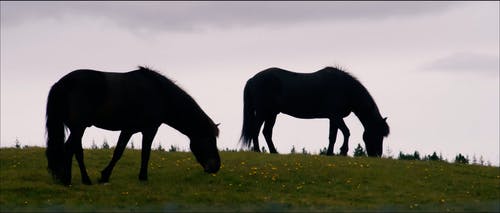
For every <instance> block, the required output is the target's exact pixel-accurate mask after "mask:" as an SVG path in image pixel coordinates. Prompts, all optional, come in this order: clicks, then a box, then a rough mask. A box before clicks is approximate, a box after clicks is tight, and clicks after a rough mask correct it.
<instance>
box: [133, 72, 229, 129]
mask: <svg viewBox="0 0 500 213" xmlns="http://www.w3.org/2000/svg"><path fill="white" fill-rule="evenodd" d="M137 71H142V72H143V73H145V74H147V75H149V76H152V78H151V79H157V80H160V82H161V83H162V85H164V86H169V87H174V88H176V89H177V91H178V92H179V93H180V94H182V95H184V96H185V97H187V100H188V101H189V102H191V103H192V104H193V106H195V110H196V111H197V112H199V113H201V114H203V115H204V117H205V119H207V120H208V122H209V123H210V125H211V128H212V129H211V130H212V131H211V134H213V135H214V136H215V137H218V136H219V128H218V126H217V125H216V124H215V123H214V122H213V121H212V119H210V117H208V115H207V114H206V113H205V112H204V111H203V110H202V109H201V107H200V106H199V105H198V103H196V101H195V100H194V98H193V97H191V95H189V94H188V93H187V92H186V91H185V90H184V89H182V88H181V87H180V86H179V85H177V84H176V83H175V82H174V81H173V80H171V79H169V78H167V77H166V76H165V75H163V74H161V73H160V72H158V71H156V70H153V69H151V68H149V67H147V66H138V70H137Z"/></svg>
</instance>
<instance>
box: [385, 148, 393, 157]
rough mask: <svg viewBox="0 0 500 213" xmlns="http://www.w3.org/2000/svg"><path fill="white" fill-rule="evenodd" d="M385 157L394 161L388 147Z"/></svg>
mask: <svg viewBox="0 0 500 213" xmlns="http://www.w3.org/2000/svg"><path fill="white" fill-rule="evenodd" d="M385 153H386V154H385V156H386V157H387V158H389V159H392V150H391V149H390V148H389V146H387V149H386V150H385Z"/></svg>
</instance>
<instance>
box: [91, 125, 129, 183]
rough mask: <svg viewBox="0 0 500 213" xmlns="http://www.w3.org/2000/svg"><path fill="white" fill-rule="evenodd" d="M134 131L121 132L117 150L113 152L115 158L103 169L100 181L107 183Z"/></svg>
mask: <svg viewBox="0 0 500 213" xmlns="http://www.w3.org/2000/svg"><path fill="white" fill-rule="evenodd" d="M133 134H134V133H133V132H130V131H125V130H123V131H122V132H121V133H120V137H119V138H118V143H117V144H116V148H115V151H114V152H113V158H111V161H110V162H109V164H108V166H106V168H104V169H103V170H102V171H101V179H99V183H107V182H109V177H110V176H111V172H112V171H113V168H114V167H115V165H116V162H118V160H120V158H121V157H122V155H123V151H125V147H126V146H127V143H128V140H129V139H130V137H131V136H132V135H133Z"/></svg>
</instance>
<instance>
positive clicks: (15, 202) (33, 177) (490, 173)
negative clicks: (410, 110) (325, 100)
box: [0, 148, 500, 212]
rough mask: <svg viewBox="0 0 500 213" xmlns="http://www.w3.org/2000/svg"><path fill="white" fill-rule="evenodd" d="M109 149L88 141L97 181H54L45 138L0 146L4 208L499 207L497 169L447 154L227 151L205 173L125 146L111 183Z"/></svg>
mask: <svg viewBox="0 0 500 213" xmlns="http://www.w3.org/2000/svg"><path fill="white" fill-rule="evenodd" d="M111 155H112V149H111V150H85V163H86V164H87V171H88V172H89V175H90V177H91V178H92V180H93V182H94V185H92V186H86V185H83V184H81V180H80V172H79V169H78V166H77V164H76V161H74V167H73V185H72V186H70V187H65V186H61V185H57V184H55V183H54V182H53V181H52V179H51V177H50V176H49V174H48V172H47V170H46V159H45V156H44V149H43V148H27V149H14V148H4V149H0V171H1V173H0V210H1V211H2V212H11V211H47V212H60V211H127V212H129V211H148V212H150V211H176V212H178V211H203V212H207V211H217V212H220V211H231V212H232V211H265V212H270V211H280V212H281V211H381V212H392V211H398V212H400V211H405V212H406V211H440V212H446V211H467V212H471V211H496V212H498V211H500V206H499V204H498V203H499V202H500V169H499V168H498V167H486V166H478V165H462V164H450V163H446V162H430V161H403V160H391V159H376V158H351V157H338V156H335V157H327V156H318V155H302V154H292V155H271V154H261V153H253V152H221V158H222V168H221V170H220V171H219V173H217V174H216V175H210V174H206V173H204V172H203V171H202V168H201V166H199V165H198V163H196V160H195V159H194V156H193V155H192V154H191V153H189V152H159V151H153V152H152V154H151V160H150V165H149V181H147V182H140V181H139V180H138V177H137V175H138V172H139V165H140V150H130V149H127V150H126V151H125V153H124V155H123V157H122V159H121V160H120V161H119V162H118V164H117V166H116V167H115V169H114V172H113V174H112V176H111V179H110V184H106V185H101V184H97V183H96V182H97V179H98V178H99V177H100V170H101V169H103V168H104V167H105V166H106V165H107V163H108V162H109V160H110V159H111Z"/></svg>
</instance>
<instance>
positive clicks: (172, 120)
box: [164, 94, 216, 139]
mask: <svg viewBox="0 0 500 213" xmlns="http://www.w3.org/2000/svg"><path fill="white" fill-rule="evenodd" d="M175 96H177V97H175V98H170V100H176V101H175V102H174V104H169V105H167V112H166V115H165V122H164V123H166V124H167V125H169V126H171V127H172V128H174V129H176V130H178V131H179V132H181V133H182V134H184V135H186V136H187V137H189V138H190V139H191V138H195V137H205V136H206V137H209V136H216V132H215V130H214V128H215V127H214V123H213V121H212V120H211V119H210V117H208V115H207V114H205V112H204V111H203V110H202V109H201V108H200V107H199V105H198V104H197V103H196V102H195V101H194V100H193V99H192V98H191V97H190V96H188V95H187V94H176V95H175ZM170 102H173V101H170ZM167 103H169V102H167Z"/></svg>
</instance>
